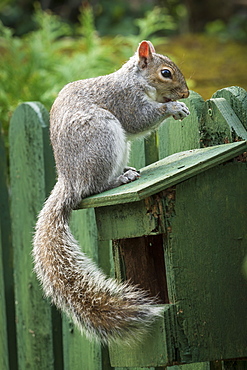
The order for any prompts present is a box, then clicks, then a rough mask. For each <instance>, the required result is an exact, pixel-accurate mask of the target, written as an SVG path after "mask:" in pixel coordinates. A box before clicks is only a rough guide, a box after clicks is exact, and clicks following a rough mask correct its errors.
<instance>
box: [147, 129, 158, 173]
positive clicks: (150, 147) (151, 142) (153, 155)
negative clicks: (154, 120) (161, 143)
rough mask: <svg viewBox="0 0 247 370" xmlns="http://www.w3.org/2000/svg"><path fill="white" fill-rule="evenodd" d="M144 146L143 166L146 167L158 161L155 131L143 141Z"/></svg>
mask: <svg viewBox="0 0 247 370" xmlns="http://www.w3.org/2000/svg"><path fill="white" fill-rule="evenodd" d="M144 145H145V165H146V166H148V165H149V164H151V163H154V162H157V161H158V160H159V148H158V134H157V131H154V132H152V133H151V134H150V135H149V136H147V137H146V138H145V139H144Z"/></svg>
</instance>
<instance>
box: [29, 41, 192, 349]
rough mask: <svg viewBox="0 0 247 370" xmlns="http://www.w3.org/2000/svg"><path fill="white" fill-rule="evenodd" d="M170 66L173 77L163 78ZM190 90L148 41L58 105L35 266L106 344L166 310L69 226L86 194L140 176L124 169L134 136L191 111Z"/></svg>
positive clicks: (76, 86)
mask: <svg viewBox="0 0 247 370" xmlns="http://www.w3.org/2000/svg"><path fill="white" fill-rule="evenodd" d="M143 50H144V51H143ZM162 68H168V69H170V70H171V71H172V79H169V80H166V79H163V80H162V77H161V75H160V70H161V69H162ZM186 96H188V88H187V85H186V82H185V80H184V77H183V75H182V73H181V72H180V70H179V69H178V67H177V66H176V65H175V64H174V63H173V62H171V61H170V59H168V58H167V57H164V56H162V55H159V54H156V53H154V48H153V46H152V45H151V43H149V42H146V41H143V42H142V43H141V44H140V47H139V48H138V51H137V53H136V54H135V55H134V56H133V57H132V58H131V59H130V60H129V61H128V62H127V63H126V64H125V65H124V66H123V67H122V68H121V69H119V70H118V71H116V72H114V73H112V74H110V75H107V76H102V77H97V78H91V79H87V80H80V81H76V82H72V83H70V84H68V85H66V86H65V87H64V88H63V89H62V90H61V92H60V93H59V95H58V97H57V99H56V101H55V102H54V104H53V107H52V109H51V115H50V118H51V126H50V132H51V142H52V145H53V150H54V155H55V160H56V166H57V172H58V180H57V184H56V185H55V187H54V189H53V191H52V193H51V195H50V197H49V198H48V199H47V201H46V203H45V205H44V208H43V209H42V211H41V212H40V215H39V219H38V222H37V225H36V233H35V237H34V248H33V256H34V264H35V271H36V273H37V276H38V278H39V280H40V281H41V283H42V286H43V289H44V291H45V294H46V296H48V297H51V298H52V301H53V302H54V303H55V304H56V305H57V307H59V308H61V309H62V310H64V311H65V312H67V313H68V314H69V315H70V316H71V317H72V318H73V319H74V321H75V322H76V323H77V325H78V326H79V328H80V329H81V330H82V331H84V332H85V333H86V334H87V335H88V336H89V337H94V338H97V339H98V340H100V341H101V342H103V343H108V342H109V341H112V340H114V341H116V340H119V339H121V340H124V341H125V342H129V341H130V340H131V338H132V339H134V340H135V339H136V335H137V333H139V334H141V333H143V332H145V330H146V328H147V327H148V326H149V325H150V323H152V322H153V320H155V318H156V317H157V316H159V315H160V312H161V311H160V308H159V307H158V306H154V305H153V304H154V303H155V302H156V300H155V299H153V298H150V297H148V295H147V293H146V292H144V291H142V290H141V289H138V288H136V287H133V286H131V285H129V284H127V283H126V284H118V283H117V282H116V281H114V280H112V279H107V278H106V277H105V275H104V274H103V273H102V272H101V271H100V270H99V269H98V267H97V266H96V265H95V264H94V263H93V262H92V261H91V260H90V259H89V258H88V257H86V256H85V255H84V254H83V253H82V252H81V251H80V248H79V246H78V244H77V242H76V241H75V240H74V238H73V236H72V235H71V233H70V230H69V227H68V221H69V217H70V213H71V210H72V209H73V208H75V207H76V206H77V205H78V203H79V202H80V200H81V199H82V198H83V197H87V196H89V195H91V194H95V193H99V192H102V191H104V190H106V189H109V188H111V187H115V186H119V185H121V184H122V183H127V182H129V181H133V180H135V179H136V178H137V177H139V173H138V172H137V171H135V169H133V168H130V169H127V171H126V172H125V173H123V169H124V168H125V167H126V164H127V161H128V152H129V144H128V142H129V140H131V139H133V138H135V137H138V136H140V135H146V134H147V133H148V132H150V131H151V130H154V129H155V128H157V127H158V125H159V124H160V123H161V122H162V121H163V120H164V119H165V118H167V117H169V116H171V115H172V116H173V117H174V118H175V119H182V118H184V117H185V116H187V115H188V114H189V111H188V108H187V107H186V105H185V104H184V103H181V102H177V101H176V100H177V99H179V98H183V97H186Z"/></svg>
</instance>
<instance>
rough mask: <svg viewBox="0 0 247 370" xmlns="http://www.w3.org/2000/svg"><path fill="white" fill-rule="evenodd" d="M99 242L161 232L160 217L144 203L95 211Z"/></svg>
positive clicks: (100, 208) (126, 204) (121, 205)
mask: <svg viewBox="0 0 247 370" xmlns="http://www.w3.org/2000/svg"><path fill="white" fill-rule="evenodd" d="M95 211H96V220H97V228H98V237H99V240H111V239H122V238H133V237H137V236H142V235H148V234H152V233H157V232H161V228H160V225H159V219H158V216H157V215H156V214H155V213H153V212H152V211H151V208H150V205H149V204H146V203H145V201H142V202H134V203H133V202H132V203H125V204H119V205H118V204H117V205H113V206H106V207H99V208H96V209H95Z"/></svg>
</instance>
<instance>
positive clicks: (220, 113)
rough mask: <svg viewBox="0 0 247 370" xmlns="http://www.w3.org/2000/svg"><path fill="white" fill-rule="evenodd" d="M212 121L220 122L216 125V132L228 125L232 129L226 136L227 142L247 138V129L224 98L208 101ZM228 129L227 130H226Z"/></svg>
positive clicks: (209, 115)
mask: <svg viewBox="0 0 247 370" xmlns="http://www.w3.org/2000/svg"><path fill="white" fill-rule="evenodd" d="M206 106H207V110H208V115H207V117H210V121H212V120H213V121H214V124H215V122H217V121H218V122H219V125H217V124H216V125H215V126H214V130H215V132H216V133H218V132H220V130H221V127H223V126H224V127H226V128H228V130H229V131H230V133H228V134H227V136H226V137H225V142H228V141H237V140H246V139H247V131H246V129H245V127H244V126H243V124H242V123H241V121H240V119H239V118H238V116H237V115H236V114H235V112H234V110H233V109H232V108H231V106H230V104H229V103H228V102H227V100H226V99H224V98H216V99H210V100H208V101H207V102H206ZM226 131H227V130H226Z"/></svg>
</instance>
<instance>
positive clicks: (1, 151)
mask: <svg viewBox="0 0 247 370" xmlns="http://www.w3.org/2000/svg"><path fill="white" fill-rule="evenodd" d="M0 158H1V160H0V228H1V240H0V241H1V242H2V252H1V253H2V255H1V260H2V268H3V270H2V276H1V278H2V282H3V284H4V285H3V288H4V289H3V290H2V294H3V295H2V298H3V300H5V304H4V306H5V308H6V313H5V319H6V322H5V324H6V329H7V332H6V335H7V337H6V340H7V345H8V348H7V350H8V351H9V367H10V369H11V370H15V369H17V368H18V365H17V344H16V325H15V298H14V276H13V247H12V240H11V220H10V209H9V192H8V187H7V184H8V174H7V172H8V171H7V159H6V153H5V148H4V141H3V139H2V137H1V125H0ZM2 309H4V307H2ZM5 324H4V325H5ZM0 327H1V328H2V326H1V325H0ZM0 330H1V329H0ZM3 330H4V328H3ZM0 368H1V367H0Z"/></svg>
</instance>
